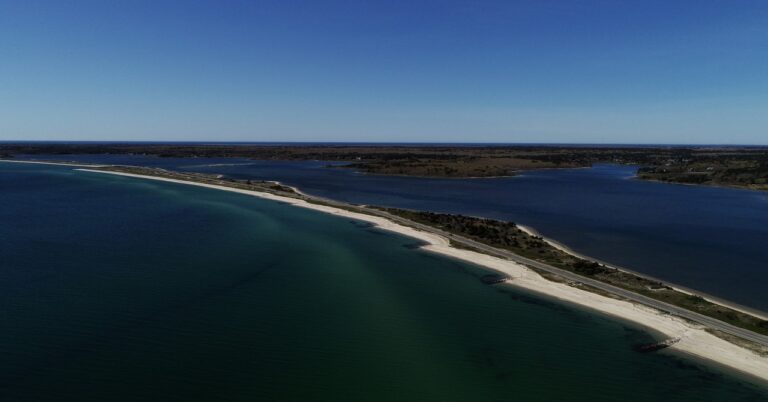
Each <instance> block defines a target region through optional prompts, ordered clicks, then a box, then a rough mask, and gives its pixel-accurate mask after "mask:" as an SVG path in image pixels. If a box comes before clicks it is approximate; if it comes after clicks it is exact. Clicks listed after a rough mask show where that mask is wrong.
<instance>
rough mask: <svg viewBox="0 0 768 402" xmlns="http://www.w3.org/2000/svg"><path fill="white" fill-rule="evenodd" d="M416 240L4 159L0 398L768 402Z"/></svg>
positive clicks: (261, 204)
mask: <svg viewBox="0 0 768 402" xmlns="http://www.w3.org/2000/svg"><path fill="white" fill-rule="evenodd" d="M413 245H414V241H413V240H412V239H409V238H405V237H401V236H396V235H392V234H389V233H385V232H381V231H377V230H373V229H371V228H370V227H368V226H367V225H364V224H362V223H360V222H353V221H349V220H347V219H342V218H338V217H333V216H328V215H324V214H320V213H316V212H312V211H308V210H302V209H299V208H294V207H290V206H286V205H283V204H280V203H276V202H271V201H265V200H259V199H256V198H253V197H247V196H242V195H238V194H232V193H227V192H221V191H215V190H208V189H202V188H196V187H191V186H184V185H176V184H167V183H158V182H151V181H144V180H137V179H130V178H123V177H115V176H107V175H101V174H95V173H85V172H77V171H74V170H71V169H68V168H60V167H49V166H31V165H9V164H4V165H0V257H1V259H0V308H1V310H0V314H1V315H0V320H2V321H1V322H2V329H3V330H2V331H0V356H1V357H2V358H1V359H0V399H2V400H32V401H40V400H105V399H109V400H115V399H116V400H147V399H153V400H277V399H280V400H334V401H338V400H350V401H357V400H374V401H376V400H382V401H387V400H390V401H394V400H426V401H432V400H434V401H454V400H455V401H468V400H477V401H484V400H521V401H577V400H578V401H581V400H584V401H603V400H604V401H659V400H665V401H696V400H700V401H752V400H764V399H766V398H768V391H766V389H765V388H760V387H759V386H758V385H754V384H750V383H747V382H744V381H742V380H741V379H739V378H738V377H735V376H731V375H728V374H726V372H724V371H719V370H716V369H713V368H709V367H707V366H704V365H701V364H699V363H695V362H694V361H692V360H686V359H683V358H680V357H678V356H676V355H674V354H672V353H669V352H664V353H656V354H639V353H636V352H634V351H632V346H633V345H635V344H638V343H644V342H649V341H651V339H652V338H651V336H650V335H649V334H647V333H646V332H644V331H642V330H640V329H638V328H637V327H634V326H632V325H630V324H626V323H622V322H619V321H617V320H614V319H609V318H606V317H603V316H599V315H595V314H591V313H588V312H585V311H582V310H580V309H578V308H575V307H570V306H566V305H562V304H559V303H555V302H551V301H548V300H547V299H544V298H542V297H539V296H536V295H531V294H527V293H524V292H521V291H517V290H514V289H512V288H503V287H490V286H486V285H483V284H482V283H481V282H480V281H479V280H478V276H479V275H481V274H482V271H481V270H480V269H479V268H477V267H474V266H471V265H468V264H464V263H460V262H457V261H454V260H450V259H446V258H441V257H438V256H435V255H432V254H429V253H427V252H423V251H418V250H414V248H413Z"/></svg>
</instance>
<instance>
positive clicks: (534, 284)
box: [0, 159, 768, 384]
mask: <svg viewBox="0 0 768 402" xmlns="http://www.w3.org/2000/svg"><path fill="white" fill-rule="evenodd" d="M3 161H8V162H15V163H35V164H52V165H62V166H70V167H72V166H74V167H78V169H75V170H78V171H83V172H92V173H100V174H113V175H118V176H126V177H134V178H139V179H147V180H155V181H164V182H171V183H177V184H184V185H192V186H198V187H206V188H211V189H215V190H221V191H229V192H234V193H240V194H244V195H250V196H255V197H258V198H262V199H267V200H272V201H276V202H281V203H283V204H289V205H291V206H296V207H301V208H306V209H311V210H315V211H318V212H323V213H327V214H331V215H336V216H341V217H345V218H349V219H354V220H358V221H364V222H368V223H370V224H372V225H373V226H374V227H376V228H379V229H382V230H386V231H390V232H393V233H396V234H399V235H403V236H407V237H411V238H415V239H418V240H421V241H423V242H424V243H425V244H426V245H424V246H422V247H420V248H421V249H423V250H426V251H429V252H434V253H437V254H440V255H443V256H446V257H449V258H454V259H458V260H461V261H464V262H467V263H470V264H474V265H478V266H482V267H485V268H487V269H491V270H494V271H497V272H500V273H503V274H506V275H507V276H509V277H510V278H511V279H510V280H509V281H507V282H506V285H508V286H513V287H516V288H519V289H524V290H528V291H531V292H534V293H536V294H539V295H542V296H545V297H549V298H552V299H556V300H558V301H561V302H565V303H569V304H572V305H576V306H580V307H584V308H586V309H588V310H591V311H593V312H597V313H600V314H604V315H608V316H611V317H614V318H615V319H618V320H620V321H628V322H632V323H635V324H639V325H640V326H643V327H645V328H646V329H648V330H650V331H652V332H655V333H657V334H662V335H664V336H666V337H669V338H680V341H679V342H677V343H676V344H674V345H672V346H670V348H669V349H670V350H672V351H675V352H678V353H680V354H683V355H687V356H689V357H693V358H694V359H697V360H703V361H706V362H707V363H712V364H714V365H715V366H719V367H721V368H724V369H727V370H729V371H736V372H737V374H738V375H741V376H744V377H747V378H750V379H753V380H755V379H756V380H758V381H759V382H760V383H761V384H766V383H768V355H767V354H765V353H763V354H762V355H761V354H758V353H757V352H755V351H752V350H750V349H747V348H745V347H742V346H739V345H737V344H735V343H732V342H730V341H728V340H725V339H723V338H720V337H718V336H715V335H714V334H712V333H710V332H709V331H708V330H707V329H706V327H704V326H703V325H699V324H696V323H693V322H690V321H688V320H686V319H683V318H680V317H676V316H673V315H670V314H667V313H664V312H662V311H660V310H656V309H654V308H652V307H649V306H645V305H642V304H638V303H634V302H631V301H627V300H625V299H616V298H612V297H607V296H604V295H601V294H598V293H594V292H591V291H587V290H583V289H580V288H577V287H573V286H569V285H568V284H566V283H559V282H553V281H550V280H548V279H545V278H544V277H542V276H541V275H539V274H538V273H536V272H534V271H533V270H531V269H530V268H527V267H525V266H523V265H521V264H519V263H517V262H514V261H510V260H507V259H503V258H498V257H494V256H492V255H488V254H484V253H479V252H476V251H471V250H467V249H462V248H455V247H453V246H451V243H450V241H449V240H448V238H446V237H443V236H441V235H438V234H434V233H427V232H423V231H420V230H418V229H415V228H412V227H409V226H404V225H401V224H398V223H395V222H393V221H391V220H389V219H386V218H383V217H379V216H374V215H369V214H365V213H361V212H353V211H349V210H346V209H342V208H337V207H333V206H327V205H320V204H314V203H310V202H308V201H306V200H303V199H299V198H291V197H285V196H280V195H275V194H271V193H267V192H260V191H255V190H245V189H238V188H233V187H227V186H222V185H215V184H207V183H200V182H195V181H189V180H179V179H172V178H165V177H157V176H150V175H141V174H134V173H124V172H115V171H105V170H93V169H88V168H98V167H104V166H108V165H94V164H74V163H58V162H39V161H13V160H7V159H0V162H3ZM277 183H279V182H277ZM287 187H289V186H287ZM291 188H292V189H293V190H295V191H296V192H297V193H298V194H304V193H302V192H301V191H300V190H298V189H296V188H294V187H291ZM311 198H316V197H311ZM523 228H524V229H523ZM521 229H523V230H526V229H527V230H529V231H531V230H532V229H530V228H526V227H521ZM533 233H536V232H535V230H534V231H533ZM535 235H536V236H539V234H538V233H536V234H535ZM553 246H559V247H563V248H565V249H566V250H568V249H567V247H565V246H562V245H560V244H557V243H556V242H555V244H553ZM567 252H570V251H567ZM575 254H578V253H575ZM628 272H631V271H628Z"/></svg>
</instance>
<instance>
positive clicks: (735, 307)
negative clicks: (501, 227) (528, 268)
mask: <svg viewBox="0 0 768 402" xmlns="http://www.w3.org/2000/svg"><path fill="white" fill-rule="evenodd" d="M516 225H517V228H518V229H520V230H522V231H523V232H525V233H526V234H528V235H531V236H537V237H541V239H542V240H543V241H544V242H545V243H547V244H549V245H550V246H552V247H554V248H556V249H558V250H560V251H562V252H564V253H566V254H570V255H572V256H574V257H577V258H581V259H583V260H588V261H595V262H597V263H599V264H602V265H605V266H606V267H608V268H613V269H617V270H619V271H623V272H627V273H630V274H632V275H637V276H639V277H642V278H646V279H650V280H654V281H658V282H661V283H663V284H664V286H669V287H671V288H672V289H674V290H676V291H678V292H681V293H685V294H688V295H692V296H699V297H701V298H703V299H705V300H707V301H709V302H711V303H715V304H719V305H721V306H724V307H728V308H730V309H732V310H736V311H739V312H742V313H744V314H749V315H752V316H755V317H757V318H760V319H761V320H768V313H765V312H763V311H760V310H755V309H752V308H750V307H746V306H742V305H740V304H737V303H733V302H730V301H727V300H723V299H720V298H718V297H715V296H712V295H709V294H707V293H703V292H700V291H697V290H693V289H689V288H686V287H684V286H680V285H677V284H674V283H670V282H669V281H666V280H663V279H659V278H656V277H653V276H650V275H646V274H643V273H641V272H637V271H633V270H631V269H627V268H624V267H620V266H617V265H614V264H611V263H608V262H605V261H602V260H599V259H597V258H594V257H591V256H588V255H585V254H581V253H579V252H577V251H574V250H573V249H571V248H570V247H568V246H566V245H564V244H562V243H560V242H558V241H556V240H552V239H549V238H547V237H544V236H542V235H541V233H539V231H537V230H536V229H534V228H532V227H530V226H524V225H520V224H516Z"/></svg>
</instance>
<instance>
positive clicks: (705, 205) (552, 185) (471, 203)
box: [38, 155, 768, 311]
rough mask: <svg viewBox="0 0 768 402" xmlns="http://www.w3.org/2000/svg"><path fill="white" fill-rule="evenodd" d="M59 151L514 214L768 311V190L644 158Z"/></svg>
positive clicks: (331, 193) (592, 248) (574, 242)
mask: <svg viewBox="0 0 768 402" xmlns="http://www.w3.org/2000/svg"><path fill="white" fill-rule="evenodd" d="M38 157H39V158H49V159H51V158H55V157H56V156H38ZM58 158H62V159H76V160H83V161H90V162H108V163H123V164H138V165H153V166H160V167H166V168H173V169H182V170H190V171H199V172H209V173H223V174H226V175H228V176H232V177H238V178H256V179H267V180H280V181H282V182H284V183H286V184H289V185H293V186H297V187H299V188H301V189H302V190H303V191H306V192H308V193H310V194H314V195H318V196H323V197H329V198H333V199H337V200H341V201H347V202H352V203H360V204H373V205H384V206H393V207H402V208H413V209H421V210H431V211H438V212H449V213H461V214H469V215H476V216H483V217H488V218H495V219H502V220H508V221H513V222H517V223H521V224H524V225H529V226H532V227H534V228H536V229H537V230H538V231H540V232H541V233H542V234H544V235H545V236H547V237H550V238H552V239H555V240H557V241H559V242H561V243H564V244H566V245H567V246H569V247H571V248H572V249H574V250H576V251H578V252H580V253H583V254H586V255H590V256H593V257H594V258H598V259H600V260H603V261H607V262H610V263H613V264H616V265H619V266H623V267H626V268H630V269H632V270H635V271H638V272H642V273H645V274H647V275H651V276H654V277H658V278H661V279H664V280H666V281H669V282H672V283H675V284H678V285H682V286H685V287H689V288H693V289H696V290H699V291H702V292H705V293H708V294H711V295H714V296H718V297H721V298H723V299H726V300H730V301H733V302H736V303H740V304H743V305H745V306H749V307H752V308H756V309H759V310H762V311H768V297H767V296H766V292H765V284H766V283H768V193H767V192H757V191H747V190H738V189H727V188H715V187H700V186H683V185H672V184H664V183H654V182H646V181H640V180H635V179H633V176H634V174H635V171H636V168H635V167H632V166H616V165H598V166H596V167H594V168H592V169H567V170H544V171H536V172H529V173H526V174H524V175H522V176H519V177H513V178H497V179H469V180H465V179H426V178H412V177H392V176H376V175H364V174H359V173H356V172H353V171H350V170H347V169H328V168H325V166H326V165H328V163H327V162H275V161H252V160H247V159H213V158H210V159H209V158H200V159H179V158H168V159H165V158H155V157H144V156H132V155H64V156H59V157H58Z"/></svg>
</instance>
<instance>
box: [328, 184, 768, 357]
mask: <svg viewBox="0 0 768 402" xmlns="http://www.w3.org/2000/svg"><path fill="white" fill-rule="evenodd" d="M322 201H323V202H328V203H332V204H336V205H338V206H340V207H344V208H349V207H350V205H348V204H344V203H338V202H335V201H332V200H328V199H323V200H322ZM354 208H355V209H359V210H360V212H362V213H367V214H371V215H377V216H381V217H383V218H386V219H389V220H392V221H394V222H397V223H399V224H402V225H405V226H412V227H415V228H417V229H419V230H422V231H424V232H428V233H434V234H437V235H440V236H443V237H446V238H449V239H451V240H452V241H454V242H456V243H459V244H462V245H465V246H469V247H472V248H475V249H478V250H480V251H482V252H484V253H486V254H490V255H493V256H496V257H500V258H504V259H507V260H511V261H515V262H518V263H520V264H523V265H527V266H530V267H533V268H536V269H540V270H542V271H546V272H549V273H552V274H556V275H558V276H561V277H563V278H565V279H567V280H570V281H573V282H579V283H583V284H585V285H589V286H591V287H593V288H597V289H600V290H602V291H605V292H608V293H611V294H614V295H617V296H620V297H622V298H625V299H627V300H631V301H633V302H636V303H640V304H643V305H646V306H650V307H653V308H655V309H658V310H660V311H663V312H666V313H669V314H673V315H676V316H679V317H682V318H685V319H687V320H690V321H693V322H696V323H699V324H702V325H704V326H706V327H708V328H711V329H715V330H718V331H722V332H724V333H727V334H730V335H734V336H737V337H740V338H743V339H746V340H750V341H752V342H755V343H758V344H761V345H763V346H768V336H765V335H761V334H758V333H755V332H752V331H750V330H748V329H744V328H739V327H736V326H734V325H731V324H728V323H726V322H723V321H720V320H718V319H715V318H712V317H708V316H706V315H703V314H699V313H696V312H693V311H690V310H687V309H684V308H682V307H678V306H675V305H672V304H669V303H665V302H663V301H659V300H656V299H652V298H650V297H647V296H643V295H641V294H638V293H635V292H632V291H629V290H626V289H622V288H619V287H616V286H613V285H610V284H607V283H605V282H600V281H597V280H594V279H590V278H587V277H584V276H581V275H578V274H575V273H573V272H570V271H566V270H563V269H560V268H557V267H553V266H551V265H548V264H545V263H542V262H540V261H536V260H532V259H530V258H526V257H522V256H520V255H517V254H515V253H512V252H510V251H506V250H502V249H498V248H495V247H492V246H489V245H487V244H484V243H480V242H477V241H475V240H472V239H469V238H466V237H463V236H459V235H455V234H451V233H448V232H445V231H443V230H440V229H438V228H435V227H432V226H428V225H424V224H421V223H417V222H413V221H411V220H408V219H405V218H402V217H399V216H397V215H393V214H390V213H387V212H385V211H381V210H378V209H373V208H366V207H354Z"/></svg>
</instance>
